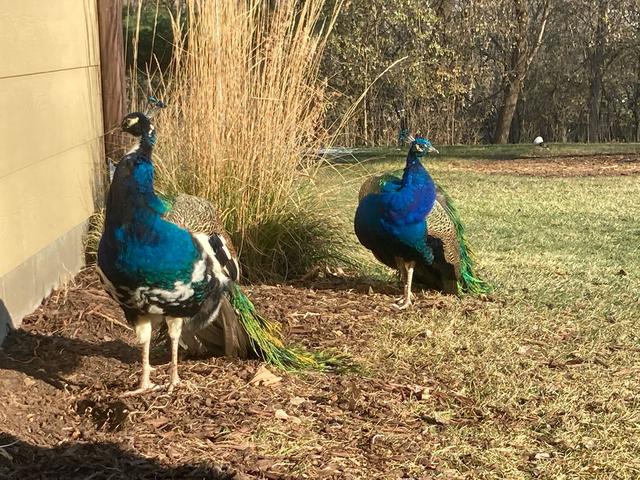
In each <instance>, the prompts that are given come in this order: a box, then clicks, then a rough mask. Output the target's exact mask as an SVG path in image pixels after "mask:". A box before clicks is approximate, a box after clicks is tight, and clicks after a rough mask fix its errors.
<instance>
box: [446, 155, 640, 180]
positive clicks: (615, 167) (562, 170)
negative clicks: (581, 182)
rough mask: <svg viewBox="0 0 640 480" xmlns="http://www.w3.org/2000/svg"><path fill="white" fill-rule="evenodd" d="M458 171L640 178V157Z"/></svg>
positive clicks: (550, 160) (494, 163) (482, 164)
mask: <svg viewBox="0 0 640 480" xmlns="http://www.w3.org/2000/svg"><path fill="white" fill-rule="evenodd" d="M454 168H456V169H460V170H466V171H474V172H478V173H485V174H498V175H525V176H537V177H595V176H620V175H638V174H640V155H597V156H573V157H571V156H567V157H565V156H562V157H547V158H532V159H524V158H519V159H515V160H479V161H474V162H468V161H465V162H459V163H457V164H454Z"/></svg>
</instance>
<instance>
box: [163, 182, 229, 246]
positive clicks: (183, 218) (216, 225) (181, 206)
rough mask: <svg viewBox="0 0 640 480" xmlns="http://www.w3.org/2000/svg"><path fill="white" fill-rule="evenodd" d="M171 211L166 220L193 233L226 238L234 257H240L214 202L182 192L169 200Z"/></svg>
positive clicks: (166, 215)
mask: <svg viewBox="0 0 640 480" xmlns="http://www.w3.org/2000/svg"><path fill="white" fill-rule="evenodd" d="M167 203H169V211H168V212H167V213H166V214H165V216H164V218H165V220H167V221H169V222H172V223H175V224H176V225H178V226H180V227H182V228H185V229H187V230H189V231H190V232H192V233H204V234H206V235H209V236H211V235H213V234H217V235H220V236H221V237H222V238H224V240H225V242H226V246H227V248H228V249H229V251H230V252H231V255H232V256H233V257H234V258H237V257H238V254H237V252H236V249H235V248H234V246H233V243H232V242H231V237H230V236H229V234H228V233H227V231H226V230H225V228H224V225H223V223H222V220H221V219H220V216H219V215H218V211H217V209H216V207H215V205H214V204H213V203H211V202H210V201H209V200H205V199H204V198H200V197H196V196H194V195H188V194H186V193H180V194H179V195H178V196H177V197H175V198H174V199H173V200H171V201H168V202H167Z"/></svg>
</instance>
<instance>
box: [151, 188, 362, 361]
mask: <svg viewBox="0 0 640 480" xmlns="http://www.w3.org/2000/svg"><path fill="white" fill-rule="evenodd" d="M163 202H165V205H166V206H167V208H168V211H167V213H166V214H165V216H164V218H165V219H166V220H168V221H170V222H173V223H176V224H177V225H179V226H181V227H182V228H185V229H187V230H189V231H191V232H203V233H206V234H207V235H210V236H211V235H214V234H215V235H219V236H222V237H223V238H225V240H226V243H225V246H226V247H227V248H228V250H230V252H231V254H232V255H231V256H232V257H233V258H234V259H235V258H237V255H236V253H235V249H234V248H233V244H232V243H231V239H230V237H229V235H228V234H227V232H226V230H225V229H224V226H223V225H222V222H221V221H220V217H219V216H218V214H217V210H216V208H215V206H214V205H213V203H211V202H210V201H208V200H205V199H203V198H200V197H196V196H193V195H187V194H183V193H181V194H179V195H177V196H176V197H174V198H168V197H163ZM227 297H228V300H229V302H230V304H231V307H232V310H233V311H229V312H222V313H224V315H221V316H220V317H221V318H220V320H219V321H215V322H213V323H212V324H208V325H207V326H206V327H204V328H200V329H199V330H197V331H189V329H183V338H182V339H181V340H182V344H183V346H184V347H186V348H187V351H191V352H193V353H194V354H196V355H206V354H207V353H209V354H215V355H232V356H241V357H246V356H248V354H249V353H251V352H248V351H247V350H252V351H253V353H255V354H256V355H257V356H258V357H259V358H262V359H263V360H264V361H266V362H267V363H270V364H273V365H275V366H277V367H279V368H282V369H285V370H330V369H332V370H342V369H347V368H348V365H350V363H349V361H348V359H347V358H346V357H344V356H340V355H330V354H326V353H322V352H314V353H311V352H308V351H306V350H304V349H302V348H301V347H293V346H287V345H285V343H284V341H283V339H282V332H281V329H280V325H279V324H277V323H275V322H273V321H270V320H268V319H266V318H265V317H263V316H262V315H260V313H259V312H258V311H257V309H256V308H255V306H254V305H253V303H252V302H251V300H249V298H248V297H247V295H246V294H245V293H244V292H243V291H242V288H241V287H240V286H239V285H238V284H237V283H236V282H231V283H230V288H229V290H228V292H227ZM223 303H224V302H223ZM233 317H235V318H233ZM162 337H163V338H162V340H164V337H166V332H165V331H164V329H163V332H162ZM221 343H222V345H221ZM245 345H246V346H245ZM246 347H248V348H246Z"/></svg>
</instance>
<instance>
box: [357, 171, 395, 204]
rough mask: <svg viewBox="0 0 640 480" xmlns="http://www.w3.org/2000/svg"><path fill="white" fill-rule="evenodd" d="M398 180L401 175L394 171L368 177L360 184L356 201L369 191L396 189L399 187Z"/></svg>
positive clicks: (378, 191)
mask: <svg viewBox="0 0 640 480" xmlns="http://www.w3.org/2000/svg"><path fill="white" fill-rule="evenodd" d="M400 180H401V176H400V175H398V174H397V173H396V172H392V173H384V174H382V175H373V176H371V177H368V178H367V179H366V180H365V181H364V182H363V183H362V185H361V186H360V191H359V192H358V202H359V201H361V200H362V199H363V198H364V197H366V196H367V195H369V194H370V193H380V192H381V191H383V190H392V189H394V190H396V189H398V188H400Z"/></svg>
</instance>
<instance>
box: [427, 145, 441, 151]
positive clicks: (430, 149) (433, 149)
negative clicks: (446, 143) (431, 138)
mask: <svg viewBox="0 0 640 480" xmlns="http://www.w3.org/2000/svg"><path fill="white" fill-rule="evenodd" d="M429 153H440V152H439V151H438V149H437V148H436V147H434V146H433V145H429Z"/></svg>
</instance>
